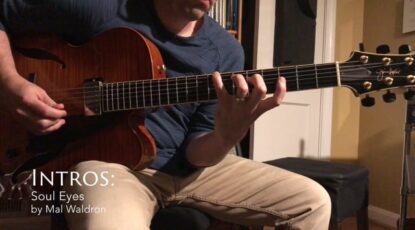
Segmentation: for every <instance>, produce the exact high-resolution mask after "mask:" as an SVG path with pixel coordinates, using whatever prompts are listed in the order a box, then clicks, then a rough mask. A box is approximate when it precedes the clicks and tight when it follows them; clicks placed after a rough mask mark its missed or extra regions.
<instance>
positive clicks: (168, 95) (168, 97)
mask: <svg viewBox="0 0 415 230" xmlns="http://www.w3.org/2000/svg"><path fill="white" fill-rule="evenodd" d="M170 79H171V78H168V79H166V90H167V104H168V105H170V90H169V81H170Z"/></svg>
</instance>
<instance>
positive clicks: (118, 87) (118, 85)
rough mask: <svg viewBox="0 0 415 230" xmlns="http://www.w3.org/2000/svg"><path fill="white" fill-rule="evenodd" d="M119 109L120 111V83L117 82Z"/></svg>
mask: <svg viewBox="0 0 415 230" xmlns="http://www.w3.org/2000/svg"><path fill="white" fill-rule="evenodd" d="M116 90H117V109H118V110H120V83H119V82H117V89H116Z"/></svg>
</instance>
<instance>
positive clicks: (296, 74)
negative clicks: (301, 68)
mask: <svg viewBox="0 0 415 230" xmlns="http://www.w3.org/2000/svg"><path fill="white" fill-rule="evenodd" d="M295 77H296V79H297V90H300V81H299V80H298V66H295Z"/></svg>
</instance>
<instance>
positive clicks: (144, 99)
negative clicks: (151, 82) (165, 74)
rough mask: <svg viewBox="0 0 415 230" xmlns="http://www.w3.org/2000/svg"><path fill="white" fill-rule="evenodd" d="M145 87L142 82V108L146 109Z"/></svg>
mask: <svg viewBox="0 0 415 230" xmlns="http://www.w3.org/2000/svg"><path fill="white" fill-rule="evenodd" d="M144 86H145V85H144V81H142V87H143V88H142V91H143V107H144V108H145V107H146V97H145V92H144V91H145V87H144Z"/></svg>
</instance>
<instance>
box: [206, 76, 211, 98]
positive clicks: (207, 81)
mask: <svg viewBox="0 0 415 230" xmlns="http://www.w3.org/2000/svg"><path fill="white" fill-rule="evenodd" d="M206 83H207V87H208V98H207V99H208V100H210V85H209V75H206Z"/></svg>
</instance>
